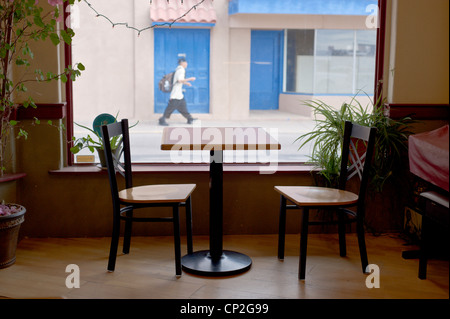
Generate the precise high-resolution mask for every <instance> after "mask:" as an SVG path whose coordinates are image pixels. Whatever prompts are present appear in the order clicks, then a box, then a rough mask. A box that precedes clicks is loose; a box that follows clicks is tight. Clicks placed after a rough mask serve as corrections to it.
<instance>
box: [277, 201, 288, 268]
mask: <svg viewBox="0 0 450 319" xmlns="http://www.w3.org/2000/svg"><path fill="white" fill-rule="evenodd" d="M278 227H279V229H278V259H280V260H283V259H284V245H285V234H286V198H285V197H284V196H283V195H281V199H280V220H279V225H278Z"/></svg>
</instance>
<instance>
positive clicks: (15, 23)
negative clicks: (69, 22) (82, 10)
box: [0, 0, 84, 175]
mask: <svg viewBox="0 0 450 319" xmlns="http://www.w3.org/2000/svg"><path fill="white" fill-rule="evenodd" d="M75 1H81V0H47V2H48V3H49V4H50V5H51V6H52V7H51V8H52V9H51V10H48V9H47V10H46V9H44V8H47V7H48V6H43V5H42V2H44V0H41V4H40V3H39V1H38V0H0V69H1V73H0V171H1V173H0V174H1V175H3V173H4V170H5V165H6V162H7V160H8V159H7V158H6V152H7V148H8V147H9V144H10V136H11V132H12V130H13V128H14V127H17V136H16V137H17V138H20V137H23V138H26V137H27V132H26V131H25V130H24V129H23V128H22V127H19V126H18V124H19V123H18V121H17V120H15V119H14V116H15V113H16V111H17V109H18V108H19V107H24V108H28V107H32V108H36V104H35V102H34V100H33V98H32V97H31V96H25V97H24V96H23V95H27V87H26V84H27V83H28V82H50V81H54V80H61V81H62V82H67V81H68V80H69V79H71V80H75V79H76V78H77V77H78V76H80V75H81V71H83V70H84V66H83V65H82V64H81V63H78V64H77V65H75V66H74V67H72V66H67V67H66V68H65V69H64V70H63V71H62V72H61V73H59V74H54V73H52V72H45V73H44V71H42V70H41V69H36V70H34V72H30V71H28V69H29V68H30V67H31V65H32V63H31V61H32V60H33V59H34V58H35V55H34V53H33V51H32V50H31V43H32V42H43V41H47V40H48V39H49V40H50V41H51V43H52V44H53V45H58V44H59V43H61V42H65V43H67V44H70V43H71V40H72V38H73V36H74V35H75V33H74V31H73V30H72V29H70V28H67V29H61V30H59V29H58V22H59V21H61V20H62V15H61V13H60V5H62V4H63V3H64V2H68V3H69V4H73V3H75ZM14 67H16V69H15V70H14V71H15V72H14V73H15V74H14V76H13V70H12V69H13V68H14ZM20 69H22V72H20V74H17V73H19V72H18V70H20ZM19 99H20V103H18V102H17V100H19ZM38 122H39V121H38V120H37V119H35V123H38Z"/></svg>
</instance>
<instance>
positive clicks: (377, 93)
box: [63, 0, 387, 166]
mask: <svg viewBox="0 0 450 319" xmlns="http://www.w3.org/2000/svg"><path fill="white" fill-rule="evenodd" d="M386 6H387V0H378V27H377V35H376V37H377V39H376V56H375V83H374V100H375V101H376V100H378V99H380V97H381V96H382V93H383V87H382V83H383V81H382V79H383V71H384V51H385V34H386ZM63 12H64V21H65V22H66V23H64V28H65V29H67V28H70V6H69V4H68V2H64V4H63ZM68 24H69V25H68ZM64 64H65V66H66V67H67V66H68V65H72V46H71V45H70V44H64ZM65 90H66V130H67V138H68V140H69V141H71V139H72V136H73V135H74V122H73V84H72V81H71V80H69V81H67V82H66V84H65ZM283 91H284V90H283ZM71 146H72V143H71V142H69V143H67V147H66V164H67V166H74V165H77V164H76V163H75V161H74V155H73V154H72V153H71V152H70V147H71ZM170 164H172V163H166V165H170ZM287 164H289V163H287ZM194 165H196V164H194ZM244 165H245V164H244Z"/></svg>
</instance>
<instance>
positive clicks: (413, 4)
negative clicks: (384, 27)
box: [385, 0, 449, 104]
mask: <svg viewBox="0 0 450 319" xmlns="http://www.w3.org/2000/svg"><path fill="white" fill-rule="evenodd" d="M389 2H390V4H391V5H392V15H391V17H390V18H391V20H390V21H388V23H390V27H391V35H390V37H389V38H390V41H392V44H391V46H390V50H389V52H388V54H389V58H388V59H386V61H385V62H386V64H388V68H389V70H388V72H387V74H386V76H385V79H387V80H388V81H389V94H388V97H389V102H390V103H424V104H448V103H449V1H448V0H432V1H423V0H392V1H389ZM388 36H389V35H388Z"/></svg>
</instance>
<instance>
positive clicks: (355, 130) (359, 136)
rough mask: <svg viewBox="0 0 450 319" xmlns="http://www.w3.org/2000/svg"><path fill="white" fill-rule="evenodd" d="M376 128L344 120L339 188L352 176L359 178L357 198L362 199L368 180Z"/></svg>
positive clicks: (343, 187) (343, 186)
mask: <svg viewBox="0 0 450 319" xmlns="http://www.w3.org/2000/svg"><path fill="white" fill-rule="evenodd" d="M375 134H376V128H374V127H367V126H361V125H358V124H353V123H352V122H349V121H346V122H345V129H344V141H343V146H342V162H341V173H340V176H339V188H340V189H345V186H346V183H347V181H348V180H350V179H351V178H352V177H354V176H358V177H359V179H360V186H359V198H360V200H364V197H365V194H366V189H367V184H368V182H369V174H370V166H371V163H372V155H373V148H374V144H375Z"/></svg>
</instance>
